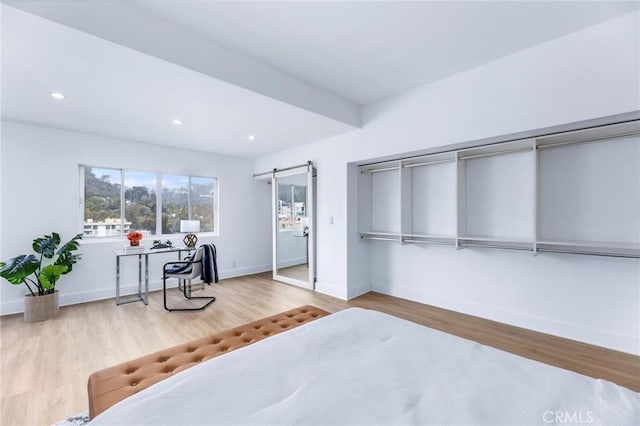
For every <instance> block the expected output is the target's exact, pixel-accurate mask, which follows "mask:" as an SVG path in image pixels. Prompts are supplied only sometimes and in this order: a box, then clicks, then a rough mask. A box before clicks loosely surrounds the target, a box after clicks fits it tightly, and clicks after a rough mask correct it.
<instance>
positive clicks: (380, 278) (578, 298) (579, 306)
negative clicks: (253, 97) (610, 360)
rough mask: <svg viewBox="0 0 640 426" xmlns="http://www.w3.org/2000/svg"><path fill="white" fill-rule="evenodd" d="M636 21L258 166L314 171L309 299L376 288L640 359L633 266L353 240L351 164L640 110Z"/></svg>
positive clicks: (447, 87) (515, 58)
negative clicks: (308, 164)
mask: <svg viewBox="0 0 640 426" xmlns="http://www.w3.org/2000/svg"><path fill="white" fill-rule="evenodd" d="M639 22H640V14H639V13H638V12H635V13H632V14H629V15H626V16H623V17H620V18H617V19H614V20H611V21H608V22H605V23H603V24H600V25H597V26H594V27H591V28H588V29H586V30H583V31H580V32H577V33H574V34H570V35H568V36H565V37H562V38H559V39H557V40H554V41H551V42H548V43H545V44H542V45H540V46H537V47H534V48H531V49H528V50H525V51H522V52H519V53H517V54H514V55H511V56H508V57H506V58H502V59H500V60H497V61H495V62H492V63H489V64H486V65H483V66H480V67H477V68H474V69H471V70H468V71H466V72H463V73H460V74H457V75H455V76H452V77H450V78H447V79H444V80H441V81H438V82H436V83H433V84H430V85H427V86H424V87H421V88H418V89H415V90H412V91H409V92H406V93H403V94H400V95H398V96H396V97H393V98H390V99H387V100H384V101H381V102H378V103H375V104H372V105H369V106H367V107H365V108H364V110H363V123H365V125H364V127H363V129H362V130H360V131H356V132H353V133H350V134H347V135H343V136H338V137H335V138H331V139H328V140H325V141H321V142H318V143H315V144H311V145H307V146H305V147H301V148H297V149H293V150H288V151H285V152H281V153H278V154H275V155H272V156H268V157H265V158H262V159H259V160H258V161H256V164H255V170H256V172H263V171H268V170H271V169H272V168H274V167H286V166H291V165H295V164H300V163H303V162H305V161H307V160H312V161H314V163H315V165H316V167H317V168H318V178H317V185H318V206H317V213H318V216H317V217H318V235H317V237H318V238H317V265H318V269H317V276H318V285H317V288H318V290H319V291H322V292H325V293H329V294H333V295H336V296H339V297H345V298H346V297H353V296H355V295H358V294H360V293H362V292H365V291H367V290H369V289H373V290H375V291H379V292H382V293H387V294H391V295H395V296H399V297H403V298H408V299H412V300H417V301H420V302H423V303H428V304H433V305H437V306H442V307H445V308H449V309H454V310H458V311H462V312H467V313H470V314H473V315H477V316H481V317H485V318H490V319H495V320H497V321H501V322H505V323H509V324H514V325H518V326H523V327H527V328H531V329H534V330H539V331H543V332H546V333H550V334H554V335H559V336H563V337H567V338H571V339H576V340H580V341H584V342H589V343H592V344H596V345H601V346H605V347H610V348H614V349H618V350H622V351H626V352H630V353H635V354H640V338H639V336H640V262H638V260H632V259H618V258H604V257H596V256H580V255H562V254H545V255H539V256H537V257H534V256H532V255H531V254H528V253H519V252H510V251H502V250H480V249H477V250H474V249H464V250H460V251H456V250H453V249H450V248H448V247H422V246H399V245H394V244H393V243H385V242H370V241H360V240H359V237H358V226H357V214H358V212H357V176H358V173H357V168H356V167H355V166H354V165H353V164H349V163H350V162H359V161H364V160H367V159H371V158H376V157H380V156H385V155H393V154H400V153H404V152H413V151H420V150H424V149H428V148H434V147H440V146H446V145H450V144H455V143H461V142H467V141H472V140H476V139H481V138H485V137H490V136H498V135H504V134H509V133H514V132H519V131H526V130H532V129H536V128H542V127H548V126H553V125H559V124H565V123H571V122H575V121H580V120H586V119H590V118H597V117H603V116H608V115H614V114H619V113H624V112H629V111H636V110H640V69H639V68H640V57H639V55H640V40H639V34H640V28H639ZM330 216H332V217H333V224H329V220H328V219H329V217H330Z"/></svg>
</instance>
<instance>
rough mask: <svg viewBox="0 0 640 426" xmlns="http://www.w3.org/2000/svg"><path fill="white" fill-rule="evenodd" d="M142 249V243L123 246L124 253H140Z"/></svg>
mask: <svg viewBox="0 0 640 426" xmlns="http://www.w3.org/2000/svg"><path fill="white" fill-rule="evenodd" d="M143 251H144V246H143V245H142V244H140V245H137V246H124V252H125V253H142V252H143Z"/></svg>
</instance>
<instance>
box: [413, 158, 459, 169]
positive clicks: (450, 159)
mask: <svg viewBox="0 0 640 426" xmlns="http://www.w3.org/2000/svg"><path fill="white" fill-rule="evenodd" d="M452 161H456V159H455V158H447V159H446V160H434V161H425V162H424V163H415V164H406V165H403V166H402V167H404V168H405V169H410V168H412V167H420V166H429V165H431V164H441V163H451V162H452Z"/></svg>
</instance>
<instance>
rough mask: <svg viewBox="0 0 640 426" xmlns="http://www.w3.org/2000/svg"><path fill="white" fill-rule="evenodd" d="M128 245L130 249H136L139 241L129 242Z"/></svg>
mask: <svg viewBox="0 0 640 426" xmlns="http://www.w3.org/2000/svg"><path fill="white" fill-rule="evenodd" d="M129 245H130V246H131V247H137V246H139V245H140V241H135V240H134V241H129Z"/></svg>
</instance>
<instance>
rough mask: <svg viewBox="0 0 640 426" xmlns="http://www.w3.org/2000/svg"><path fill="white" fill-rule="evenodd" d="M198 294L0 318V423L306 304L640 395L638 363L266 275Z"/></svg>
mask: <svg viewBox="0 0 640 426" xmlns="http://www.w3.org/2000/svg"><path fill="white" fill-rule="evenodd" d="M205 294H214V295H215V296H216V297H217V301H216V302H215V303H214V304H213V305H211V306H210V307H209V308H207V309H206V310H205V311H202V312H172V313H168V312H166V311H165V310H164V308H163V305H162V293H161V292H154V293H151V294H150V300H149V305H148V306H145V305H143V304H142V303H132V304H128V305H121V306H116V305H115V303H114V300H113V299H109V300H102V301H97V302H91V303H85V304H80V305H74V306H68V307H63V308H61V311H60V315H59V316H58V317H57V318H55V319H52V320H49V321H46V322H42V323H31V324H27V323H24V322H23V321H22V315H11V316H5V317H2V318H0V337H1V339H0V340H1V341H0V354H1V355H2V356H1V362H0V364H1V365H0V374H1V376H2V380H1V384H0V424H2V425H4V426H12V425H19V426H24V425H49V424H51V423H53V422H55V421H58V420H61V419H62V418H64V417H66V416H70V415H73V414H77V413H79V412H82V411H85V410H87V394H86V384H87V378H88V376H89V374H91V373H93V372H94V371H97V370H100V369H103V368H106V367H109V366H112V365H114V364H117V363H121V362H125V361H127V360H129V359H132V358H136V357H139V356H142V355H145V354H148V353H150V352H154V351H158V350H161V349H164V348H166V347H168V346H172V345H177V344H179V343H183V342H185V341H188V340H192V339H196V338H199V337H202V336H204V335H207V334H210V333H215V332H218V331H222V330H225V329H227V328H230V327H235V326H238V325H241V324H244V323H247V322H250V321H254V320H257V319H260V318H263V317H266V316H270V315H274V314H277V313H279V312H282V311H285V310H288V309H293V308H295V307H297V306H300V305H306V304H311V305H315V306H318V307H319V308H322V309H325V310H327V311H329V312H336V311H339V310H341V309H345V308H347V307H350V306H358V307H363V308H369V309H376V310H379V311H382V312H386V313H389V314H392V315H395V316H398V317H400V318H404V319H407V320H409V321H413V322H416V323H419V324H423V325H426V326H429V327H432V328H434V329H438V330H441V331H445V332H447V333H451V334H454V335H457V336H460V337H463V338H466V339H470V340H474V341H477V342H479V343H482V344H486V345H489V346H493V347H496V348H498V349H502V350H506V351H509V352H512V353H515V354H518V355H521V356H524V357H527V358H531V359H535V360H538V361H541V362H545V363H548V364H551V365H556V366H559V367H562V368H566V369H569V370H573V371H576V372H579V373H582V374H585V375H589V376H592V377H597V378H602V379H606V380H610V381H612V382H615V383H618V384H620V385H622V386H625V387H628V388H630V389H633V390H635V391H640V357H637V356H634V355H630V354H625V353H622V352H616V351H612V350H608V349H605V348H600V347H596V346H592V345H588V344H584V343H580V342H575V341H571V340H567V339H562V338H559V337H555V336H550V335H546V334H543V333H537V332H535V331H531V330H525V329H521V328H517V327H512V326H509V325H505V324H500V323H497V322H494V321H489V320H484V319H480V318H477V317H473V316H470V315H465V314H460V313H456V312H452V311H447V310H445V309H441V308H436V307H433V306H428V305H423V304H420V303H416V302H412V301H407V300H402V299H398V298H394V297H391V296H386V295H382V294H377V293H368V294H366V295H363V296H360V297H358V298H356V299H354V300H351V301H349V302H345V301H342V300H339V299H336V298H333V297H330V296H326V295H323V294H319V293H314V292H312V291H308V290H304V289H300V288H297V287H293V286H289V285H286V284H282V283H278V282H275V281H272V280H271V278H270V274H269V273H265V274H258V275H251V276H246V277H240V278H234V279H228V280H223V281H221V283H220V284H216V285H213V286H210V287H209V286H205V290H202V291H199V292H197V294H196V295H205Z"/></svg>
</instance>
